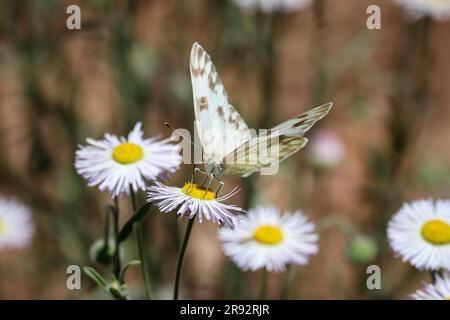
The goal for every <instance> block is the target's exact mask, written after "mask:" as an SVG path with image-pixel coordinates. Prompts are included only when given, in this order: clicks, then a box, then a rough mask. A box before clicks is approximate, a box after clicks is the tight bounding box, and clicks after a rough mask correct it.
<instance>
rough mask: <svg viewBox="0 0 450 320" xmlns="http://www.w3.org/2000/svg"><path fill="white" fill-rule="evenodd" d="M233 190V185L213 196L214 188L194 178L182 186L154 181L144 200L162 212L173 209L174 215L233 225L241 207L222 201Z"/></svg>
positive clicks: (234, 191)
mask: <svg viewBox="0 0 450 320" xmlns="http://www.w3.org/2000/svg"><path fill="white" fill-rule="evenodd" d="M237 192H239V190H238V189H237V188H235V189H233V190H232V191H231V192H229V193H228V194H226V195H224V196H222V197H217V193H216V192H214V191H211V190H210V189H208V187H205V186H203V185H200V184H197V183H194V182H187V183H185V184H184V186H183V187H182V188H178V187H169V186H166V185H164V184H162V183H160V182H155V185H153V186H151V187H149V188H148V194H147V195H148V198H147V201H149V202H153V203H155V204H156V206H157V207H158V209H159V210H160V211H161V212H164V213H169V212H171V211H174V210H176V213H177V214H178V215H180V216H187V217H188V218H189V219H192V218H194V217H195V216H197V217H198V220H199V222H200V223H201V222H202V221H203V219H206V220H212V221H213V222H215V223H218V224H220V225H226V226H228V227H229V228H234V227H235V225H236V222H237V221H238V220H239V216H240V215H241V214H242V213H243V212H244V210H242V209H241V208H239V207H236V206H234V205H229V204H225V203H223V201H225V200H227V199H229V198H231V197H232V196H234V195H235V194H236V193H237Z"/></svg>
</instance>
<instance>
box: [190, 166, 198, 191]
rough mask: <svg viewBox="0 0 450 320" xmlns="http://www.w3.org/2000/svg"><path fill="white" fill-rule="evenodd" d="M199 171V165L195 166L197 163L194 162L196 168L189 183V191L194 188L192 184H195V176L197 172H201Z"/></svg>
mask: <svg viewBox="0 0 450 320" xmlns="http://www.w3.org/2000/svg"><path fill="white" fill-rule="evenodd" d="M199 171H200V169H199V168H197V167H196V166H195V164H194V168H193V169H192V177H191V182H190V184H189V188H188V190H187V192H189V191H191V190H192V186H193V185H194V177H195V175H196V174H197V172H199Z"/></svg>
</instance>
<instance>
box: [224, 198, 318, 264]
mask: <svg viewBox="0 0 450 320" xmlns="http://www.w3.org/2000/svg"><path fill="white" fill-rule="evenodd" d="M219 239H220V240H221V241H222V242H223V249H224V252H225V254H226V255H227V256H229V257H230V258H231V259H232V260H233V261H234V262H235V263H236V264H237V265H238V266H239V267H240V268H241V269H243V270H252V271H254V270H257V269H259V268H266V269H267V270H268V271H284V270H285V268H286V265H287V264H291V263H292V264H300V265H305V264H307V263H308V260H309V256H310V255H313V254H315V253H316V252H317V251H318V246H317V241H318V239H319V236H318V235H317V234H316V233H315V232H314V224H313V223H311V222H309V221H308V218H307V217H306V216H305V215H304V214H303V213H302V212H301V211H296V212H294V213H289V212H288V213H285V214H284V215H283V216H281V215H280V212H279V211H278V210H277V209H276V208H274V207H270V206H268V207H262V206H260V207H256V208H254V209H252V210H250V211H249V212H248V214H247V215H245V216H244V217H243V219H242V220H241V221H240V222H239V224H238V225H237V227H236V229H235V230H230V229H227V228H223V229H221V230H220V231H219Z"/></svg>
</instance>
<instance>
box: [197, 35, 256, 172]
mask: <svg viewBox="0 0 450 320" xmlns="http://www.w3.org/2000/svg"><path fill="white" fill-rule="evenodd" d="M190 71H191V81H192V90H193V98H194V112H195V118H196V127H197V133H198V135H199V138H200V142H201V144H202V147H203V153H204V159H205V160H206V162H207V163H214V164H217V165H218V164H219V163H220V161H221V160H222V159H223V157H224V156H225V155H226V154H228V153H230V152H231V151H232V150H234V149H236V148H237V147H238V146H239V145H241V144H242V143H244V142H245V141H247V140H249V139H250V131H249V129H248V126H247V124H246V123H245V122H244V120H243V119H242V117H241V115H240V114H239V113H238V112H237V111H236V109H234V107H233V106H232V105H231V104H229V103H228V96H227V92H226V91H225V88H224V86H223V84H222V81H221V80H220V78H219V75H218V73H217V71H216V68H215V67H214V64H213V63H212V61H211V58H210V56H209V55H208V53H206V51H205V50H204V49H203V48H202V47H201V46H200V45H199V44H198V43H194V45H193V46H192V50H191V61H190Z"/></svg>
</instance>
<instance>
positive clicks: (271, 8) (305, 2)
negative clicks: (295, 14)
mask: <svg viewBox="0 0 450 320" xmlns="http://www.w3.org/2000/svg"><path fill="white" fill-rule="evenodd" d="M233 2H234V3H236V4H237V5H238V6H239V7H241V8H243V9H245V10H256V9H259V10H261V11H263V12H265V13H271V12H278V11H281V12H291V11H296V10H302V9H304V8H306V7H307V6H309V5H310V4H311V0H233Z"/></svg>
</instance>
